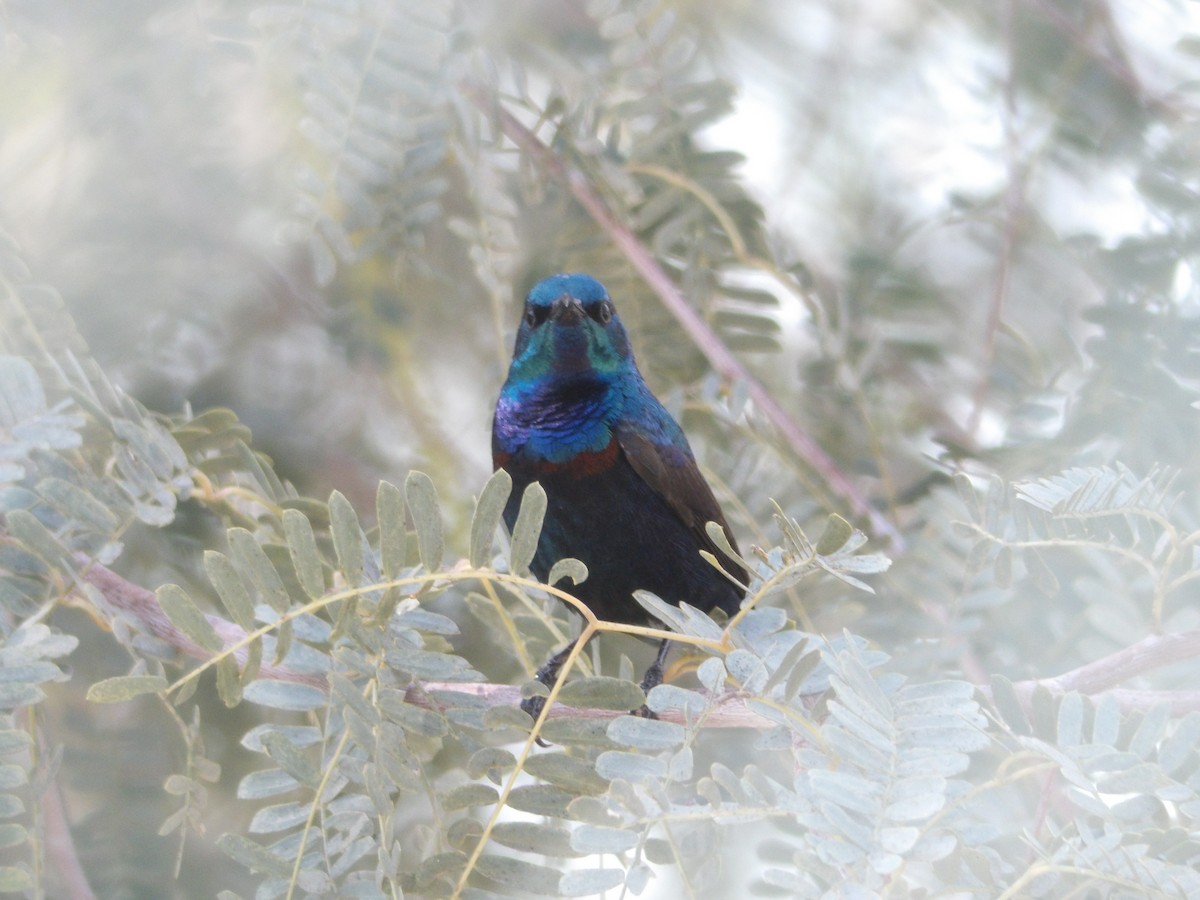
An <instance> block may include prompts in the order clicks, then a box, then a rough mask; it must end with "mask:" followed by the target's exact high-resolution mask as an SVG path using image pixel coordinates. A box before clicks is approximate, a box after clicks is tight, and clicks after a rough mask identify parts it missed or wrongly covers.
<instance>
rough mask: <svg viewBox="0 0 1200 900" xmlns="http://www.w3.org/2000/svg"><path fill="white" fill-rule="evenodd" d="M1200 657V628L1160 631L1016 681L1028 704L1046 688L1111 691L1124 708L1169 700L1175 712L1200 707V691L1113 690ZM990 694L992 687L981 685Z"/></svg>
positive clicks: (1091, 692) (1055, 691)
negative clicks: (1053, 672) (1050, 673)
mask: <svg viewBox="0 0 1200 900" xmlns="http://www.w3.org/2000/svg"><path fill="white" fill-rule="evenodd" d="M1197 658H1200V631H1185V632H1183V633H1182V634H1156V635H1151V636H1150V637H1148V638H1144V639H1142V640H1140V641H1138V642H1137V643H1136V644H1133V645H1131V646H1129V647H1126V648H1124V649H1123V650H1118V651H1117V652H1116V653H1111V654H1109V655H1108V656H1105V657H1103V658H1101V659H1098V660H1095V661H1094V662H1090V663H1087V664H1085V665H1082V666H1079V667H1078V668H1075V669H1071V670H1070V671H1069V672H1064V673H1063V674H1061V675H1058V676H1055V677H1053V678H1037V679H1030V680H1027V681H1018V682H1016V683H1015V684H1014V685H1013V689H1014V690H1015V691H1016V693H1017V696H1018V697H1019V698H1020V700H1021V702H1022V703H1024V704H1026V705H1028V704H1029V703H1030V701H1031V699H1032V697H1033V692H1034V691H1035V690H1037V689H1038V688H1045V689H1046V690H1048V691H1050V692H1051V693H1052V694H1068V693H1071V692H1072V691H1076V692H1078V693H1080V694H1087V695H1094V694H1103V693H1108V694H1110V695H1111V696H1112V697H1113V698H1114V699H1115V700H1116V701H1117V703H1118V704H1120V706H1121V709H1123V710H1126V711H1131V710H1146V709H1149V708H1150V707H1151V706H1154V705H1155V704H1158V703H1166V704H1168V705H1169V706H1170V708H1171V711H1172V713H1174V714H1175V715H1184V714H1185V713H1188V712H1193V711H1197V710H1200V691H1152V690H1135V689H1124V688H1123V689H1119V690H1111V689H1112V688H1113V687H1114V686H1115V685H1117V684H1120V683H1121V682H1122V681H1126V680H1127V679H1130V678H1134V677H1136V676H1138V675H1141V674H1143V673H1144V672H1149V671H1152V670H1154V669H1161V668H1163V667H1165V666H1169V665H1172V664H1173V663H1177V662H1183V661H1185V660H1192V659H1197ZM980 690H982V691H983V692H984V693H985V694H986V695H988V696H989V697H990V696H991V689H990V688H988V687H986V686H981V688H980Z"/></svg>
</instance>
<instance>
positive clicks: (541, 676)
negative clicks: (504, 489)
mask: <svg viewBox="0 0 1200 900" xmlns="http://www.w3.org/2000/svg"><path fill="white" fill-rule="evenodd" d="M492 462H493V466H494V468H495V469H504V470H505V471H506V472H508V474H509V476H510V477H511V479H512V491H511V493H510V495H509V499H508V501H507V503H506V505H505V508H504V514H503V517H504V522H505V524H506V525H507V527H508V528H509V530H510V531H511V530H512V528H513V526H514V523H515V522H516V519H517V514H518V512H519V511H520V498H521V496H522V494H523V492H524V490H525V488H526V486H527V485H529V484H530V483H531V482H534V481H537V482H539V483H540V484H541V486H542V488H543V489H544V490H545V492H546V513H545V517H544V519H543V523H542V530H541V534H540V537H539V539H538V545H537V549H536V552H535V553H534V556H533V560H532V562H531V564H530V570H531V571H532V572H533V574H534V575H536V576H537V578H538V579H539V580H540V581H543V582H544V581H545V580H546V578H547V576H548V575H549V573H550V569H551V567H552V566H553V565H554V563H555V562H557V561H558V560H560V559H563V558H565V557H574V558H576V559H578V560H580V561H581V562H583V563H584V565H586V566H587V570H588V575H587V578H586V579H584V580H583V581H582V582H581V583H579V584H577V585H574V586H572V587H570V588H569V591H570V593H572V594H573V596H575V597H576V598H577V599H579V600H580V601H582V602H583V603H584V604H585V605H586V606H587V607H588V609H590V610H591V611H592V612H593V613H594V614H595V615H596V616H597V617H598V618H600V619H604V620H607V621H610V622H619V623H624V624H636V625H641V624H646V623H647V622H649V620H650V616H649V614H648V613H647V612H646V611H645V610H644V609H643V607H642V606H641V605H640V604H639V603H638V602H637V601H636V600H635V599H634V597H633V592H634V591H635V590H638V589H642V590H647V591H651V592H653V593H654V594H656V595H658V596H659V597H661V598H662V599H663V600H665V601H667V602H669V603H673V604H675V605H678V604H679V603H681V602H686V603H689V604H691V605H692V606H695V607H698V608H700V609H702V610H704V611H706V612H707V611H710V610H712V609H721V610H724V611H725V612H726V613H727V614H729V615H732V614H734V613H735V612H736V611H737V610H738V609H739V607H740V605H741V601H742V598H743V596H744V595H745V588H744V587H743V585H745V584H746V571H745V569H744V568H743V567H742V565H741V564H740V563H739V562H738V561H737V560H735V559H733V558H731V557H730V556H728V555H727V554H726V553H725V552H724V551H723V550H722V549H721V548H720V547H719V546H717V544H716V543H715V542H714V541H713V540H712V538H710V537H709V535H708V533H707V531H706V529H705V526H706V523H708V522H715V523H717V525H719V526H720V527H721V529H722V530H723V531H724V532H725V537H726V539H727V540H728V542H729V546H730V549H732V550H733V551H734V553H736V554H738V555H739V556H740V552H739V551H738V550H737V544H736V543H735V541H734V536H733V534H732V532H731V531H730V528H729V526H728V524H727V523H726V520H725V515H724V513H723V512H722V510H721V506H720V504H719V503H718V502H717V500H716V498H715V497H714V496H713V492H712V489H711V488H710V487H709V485H708V483H707V481H705V479H704V476H703V475H702V474H701V473H700V469H699V467H698V466H697V465H696V458H695V455H694V454H693V453H692V449H691V447H690V445H689V444H688V441H687V437H686V436H685V435H684V432H683V429H682V428H681V427H680V426H679V423H678V422H676V421H675V419H674V418H673V417H672V416H671V414H670V413H669V412H667V410H666V408H665V407H664V406H663V405H662V403H660V402H659V400H658V398H657V397H655V396H654V394H653V392H652V391H651V390H650V387H649V386H648V385H647V384H646V380H645V378H643V377H642V373H641V372H640V371H639V369H638V366H637V362H636V361H635V359H634V355H633V349H632V347H631V345H630V340H629V334H628V332H627V331H626V330H625V326H624V325H623V323H622V322H621V318H620V317H619V316H618V315H617V310H616V306H615V305H614V303H613V301H612V298H611V297H609V295H608V291H607V290H606V289H605V287H604V285H603V284H601V283H600V282H599V281H597V280H596V279H595V278H593V277H591V276H590V275H586V274H582V273H573V274H559V275H553V276H550V277H548V278H545V279H543V280H541V281H539V282H537V283H536V284H535V285H534V286H533V288H532V289H531V290H530V291H529V294H528V296H527V297H526V299H525V304H524V309H523V311H522V316H521V323H520V326H519V328H518V329H517V336H516V342H515V345H514V348H513V357H512V363H511V365H510V366H509V369H508V376H507V378H506V379H505V381H504V384H503V386H502V387H501V389H500V395H499V398H498V399H497V401H496V411H495V416H494V418H493V420H492ZM701 550H706V551H708V552H709V553H711V554H712V555H713V556H714V557H715V558H716V559H717V560H718V561H719V562H720V564H721V566H722V568H723V569H724V570H725V573H728V574H724V573H722V572H721V571H719V570H718V569H717V568H716V567H715V566H713V565H712V564H711V563H710V562H708V561H707V560H706V559H705V558H704V557H702V556H701V555H700V551H701ZM577 642H578V638H577V639H576V641H573V642H571V643H570V644H568V645H567V646H566V647H565V648H563V649H562V650H560V651H558V652H557V653H555V654H554V655H553V656H552V657H551V658H550V660H549V661H548V662H547V663H546V664H545V665H544V666H542V668H541V669H539V670H538V672H537V674H536V676H535V677H536V679H537V680H538V681H540V682H541V683H542V684H544V685H546V686H547V687H550V686H551V685H552V684H553V683H554V681H556V680H557V677H558V673H559V671H560V670H561V668H562V665H563V663H564V662H565V660H566V658H567V656H568V654H569V653H570V652H571V650H572V649H573V647H574V646H575V643H577ZM669 651H670V642H669V641H667V640H664V641H662V643H661V644H660V645H659V648H658V655H657V657H656V658H655V661H654V663H653V664H652V665H651V666H650V667H649V669H647V670H646V673H645V677H644V678H643V679H642V685H641V686H642V689H643V691H644V692H646V693H649V691H650V689H651V688H653V687H654V686H656V685H658V684H660V683H661V682H662V678H663V667H664V665H665V663H666V659H667V654H668V652H669ZM544 702H545V701H544V698H542V697H540V696H534V697H529V698H527V699H526V700H524V701H523V702H522V704H521V708H522V709H523V710H525V712H527V713H529V714H530V716H531V717H532V718H534V719H535V720H536V719H537V717H538V715H539V713H540V712H541V709H542V706H543V705H544ZM636 712H638V713H640V714H642V715H652V714H651V713H650V711H649V709H647V708H645V707H643V708H642V709H641V710H638V711H636Z"/></svg>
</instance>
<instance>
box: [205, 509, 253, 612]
mask: <svg viewBox="0 0 1200 900" xmlns="http://www.w3.org/2000/svg"><path fill="white" fill-rule="evenodd" d="M238 530H241V529H238ZM246 534H247V536H248V537H249V532H246ZM231 537H232V535H231ZM251 540H253V538H251ZM255 546H257V544H256V545H255ZM204 571H205V573H206V574H207V575H208V580H209V581H211V582H212V586H213V587H214V588H215V589H216V591H217V596H219V597H220V598H221V603H222V604H223V605H224V606H225V609H226V610H228V612H229V616H230V618H231V619H233V621H234V622H236V623H237V624H238V625H240V626H241V627H242V628H243V629H245V630H246V631H252V630H253V629H254V627H255V622H254V601H253V600H251V598H250V592H249V591H247V590H246V585H245V584H243V583H242V579H241V578H240V577H239V575H238V572H237V570H236V569H235V568H234V567H233V563H232V562H231V561H230V560H229V557H227V556H225V554H223V553H218V552H217V551H216V550H205V551H204Z"/></svg>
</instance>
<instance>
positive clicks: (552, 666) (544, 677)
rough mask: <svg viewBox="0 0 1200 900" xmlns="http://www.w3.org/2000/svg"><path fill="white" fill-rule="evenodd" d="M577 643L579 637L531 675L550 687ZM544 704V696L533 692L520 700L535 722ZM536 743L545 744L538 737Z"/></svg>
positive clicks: (523, 709) (522, 706)
mask: <svg viewBox="0 0 1200 900" xmlns="http://www.w3.org/2000/svg"><path fill="white" fill-rule="evenodd" d="M578 643H579V638H576V639H575V640H573V641H571V643H569V644H567V646H565V647H563V648H562V649H561V650H559V651H558V652H557V653H555V654H554V655H553V656H552V657H550V658H549V659H548V660H546V664H545V665H544V666H542V667H541V668H540V669H538V670H537V674H536V675H534V676H533V677H534V679H535V680H537V681H539V682H541V683H542V684H544V685H545V686H546V687H548V688H549V687H552V686H553V685H554V682H556V681H557V680H558V673H559V672H560V671H561V670H562V667H563V663H565V662H566V661H567V657H568V656H570V655H571V651H572V650H574V649H575V645H576V644H578ZM545 705H546V698H545V697H541V696H538V695H536V694H535V695H534V696H532V697H526V698H525V699H524V700H522V701H521V710H522V711H523V712H527V713H529V715H530V717H531V718H532V719H533V720H534V721H535V722H536V721H537V717H538V716H540V715H541V714H542V707H543V706H545ZM538 743H539V744H541V745H542V746H543V747H545V746H547V744H546V743H545V742H544V741H543V740H542V739H541V738H538Z"/></svg>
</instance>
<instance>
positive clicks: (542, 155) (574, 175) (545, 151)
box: [462, 85, 904, 550]
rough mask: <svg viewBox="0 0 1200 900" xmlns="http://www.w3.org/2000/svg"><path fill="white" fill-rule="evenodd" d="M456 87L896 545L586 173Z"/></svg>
mask: <svg viewBox="0 0 1200 900" xmlns="http://www.w3.org/2000/svg"><path fill="white" fill-rule="evenodd" d="M462 90H463V93H464V94H465V95H466V96H467V98H468V99H469V100H470V101H471V102H472V103H473V104H474V105H475V106H476V107H477V108H478V109H479V110H480V111H481V112H483V113H484V114H485V115H494V116H495V119H496V122H497V124H498V125H499V127H500V130H501V131H502V132H503V133H504V134H505V135H506V136H507V137H508V139H509V140H511V141H512V142H513V143H514V144H516V145H517V147H518V148H520V149H521V150H523V151H524V152H525V153H527V154H528V155H529V156H530V157H531V158H532V159H533V160H534V161H535V162H536V163H537V165H538V166H539V167H540V168H541V169H542V170H543V171H545V172H547V173H548V174H550V175H551V176H553V177H554V178H557V179H558V180H559V181H561V182H563V183H564V184H566V186H567V188H568V189H569V190H570V192H571V195H572V196H573V197H574V198H575V200H576V201H577V202H578V203H579V205H580V206H582V207H583V208H584V210H585V211H586V212H587V213H588V215H589V216H591V218H592V221H594V222H595V223H596V224H597V225H599V226H600V228H601V229H603V230H604V231H605V232H606V233H607V234H608V237H609V239H610V240H611V241H612V242H613V243H614V244H615V245H616V246H617V248H618V249H620V250H621V252H622V253H623V254H624V255H625V258H626V259H627V260H628V261H629V263H630V265H632V266H633V267H634V269H636V270H637V272H638V273H639V274H640V275H641V276H642V278H643V279H644V280H645V281H646V284H647V285H648V286H649V287H650V289H651V290H652V291H654V293H655V294H656V295H657V296H658V298H659V300H661V301H662V304H663V306H665V307H666V308H667V311H668V312H670V313H671V315H673V316H674V317H675V319H676V321H678V322H679V324H680V325H681V326H682V327H683V329H684V331H686V332H687V333H688V336H689V337H690V338H691V339H692V342H693V343H694V344H695V345H696V346H697V347H698V348H699V349H700V352H701V353H703V354H704V355H705V357H706V358H707V359H708V361H709V364H710V365H711V366H712V367H713V370H714V371H716V372H717V373H718V374H719V375H721V376H722V377H723V378H726V379H728V380H729V381H735V382H740V383H742V384H744V385H745V386H746V389H747V392H748V393H749V395H750V398H751V399H752V400H753V401H754V403H755V405H756V406H757V407H758V408H759V409H761V410H762V412H763V414H764V415H765V416H766V417H767V419H769V420H770V421H771V423H772V424H773V425H774V426H775V427H776V428H778V429H779V431H780V432H781V433H782V434H783V435H784V437H785V438H786V439H787V440H788V442H789V443H790V444H791V446H792V448H793V449H794V450H795V451H796V453H797V454H799V456H801V457H802V458H803V459H805V460H806V461H807V462H808V464H809V465H810V466H811V467H812V468H813V469H814V470H816V472H817V473H818V474H819V475H820V476H821V477H822V478H823V479H824V480H825V482H826V483H827V484H828V485H829V487H830V489H831V490H832V491H833V492H834V493H835V494H837V495H838V496H840V497H841V498H842V499H843V500H845V501H846V502H847V503H849V504H850V507H851V508H852V509H853V510H854V512H855V513H856V514H858V515H861V516H864V517H866V518H867V520H868V521H869V522H870V523H871V528H872V530H873V531H874V532H875V533H876V534H877V535H882V536H885V537H887V538H888V539H889V540H890V541H891V543H892V546H893V548H894V549H896V550H900V549H902V548H903V545H904V541H903V538H902V537H901V536H900V533H899V532H898V531H897V530H896V528H895V526H893V525H892V523H891V522H889V521H888V520H887V518H886V517H885V516H884V515H883V514H882V513H880V512H879V510H877V509H875V508H874V507H873V506H872V505H871V503H870V502H869V501H868V500H867V499H866V497H865V496H864V495H863V494H862V492H861V491H860V490H859V489H858V487H857V486H855V485H854V483H853V482H851V481H850V479H849V478H847V477H846V475H845V474H844V473H843V472H842V471H841V469H839V468H838V466H837V465H836V464H835V463H834V461H833V460H832V459H831V458H830V457H829V455H828V454H827V453H826V452H825V451H824V449H822V447H821V446H820V444H818V443H817V442H816V441H815V440H813V438H812V437H810V436H809V435H808V434H807V433H806V432H805V431H804V430H803V429H802V428H801V427H800V425H799V424H798V423H797V422H796V421H795V420H794V419H793V418H792V417H791V416H790V415H788V413H787V412H786V411H785V410H784V409H783V407H781V406H780V405H779V403H778V402H777V401H776V400H775V398H774V397H772V396H771V393H770V392H769V391H768V390H767V389H766V388H765V387H763V385H762V384H761V383H760V382H759V381H758V379H756V378H754V377H753V376H752V375H751V374H750V373H749V372H748V371H747V370H746V368H745V366H743V365H742V364H741V362H740V361H739V360H738V358H737V357H736V356H734V355H733V353H732V352H731V351H730V350H729V348H728V347H726V346H725V344H724V343H723V342H722V341H721V339H720V338H719V337H717V335H716V334H715V333H714V332H713V330H712V329H711V328H710V327H709V326H708V324H707V323H706V322H705V321H704V320H703V319H702V318H700V316H698V315H697V314H696V311H695V310H693V309H692V308H691V306H689V305H688V302H687V300H686V299H685V298H684V296H683V294H681V293H680V291H679V288H677V287H676V286H675V282H674V281H672V280H671V276H670V275H668V274H667V272H666V271H665V270H664V269H663V267H662V266H660V265H659V264H658V260H656V259H655V258H654V254H653V253H651V252H650V250H649V249H647V247H646V246H645V244H643V243H642V242H641V241H640V240H639V239H638V237H637V235H635V234H634V233H633V231H631V230H630V229H629V227H628V226H626V225H625V224H624V223H623V222H621V221H620V220H618V218H617V216H616V214H615V213H613V211H612V210H611V209H610V208H609V207H608V204H607V203H605V202H604V200H603V199H602V198H601V197H600V195H599V193H597V191H596V189H595V188H593V187H592V184H591V182H590V181H589V179H588V177H587V176H586V175H585V174H584V173H583V172H581V171H580V170H579V169H578V168H576V167H574V166H571V165H568V164H567V163H566V162H565V161H564V160H563V159H562V157H560V156H558V155H557V154H555V153H554V151H552V150H551V149H550V148H549V147H547V146H546V145H545V144H544V143H543V142H542V140H541V139H540V138H539V137H538V136H537V135H536V134H534V133H533V132H532V131H530V130H529V129H528V128H526V127H525V125H524V124H522V123H521V122H520V121H519V120H518V119H517V118H516V116H514V115H513V114H512V113H510V112H508V111H507V110H505V109H501V108H499V107H498V106H497V105H495V103H494V101H493V98H492V96H491V95H490V94H489V93H487V92H485V91H483V90H482V89H480V88H477V87H475V86H473V85H465V86H463V88H462Z"/></svg>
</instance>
